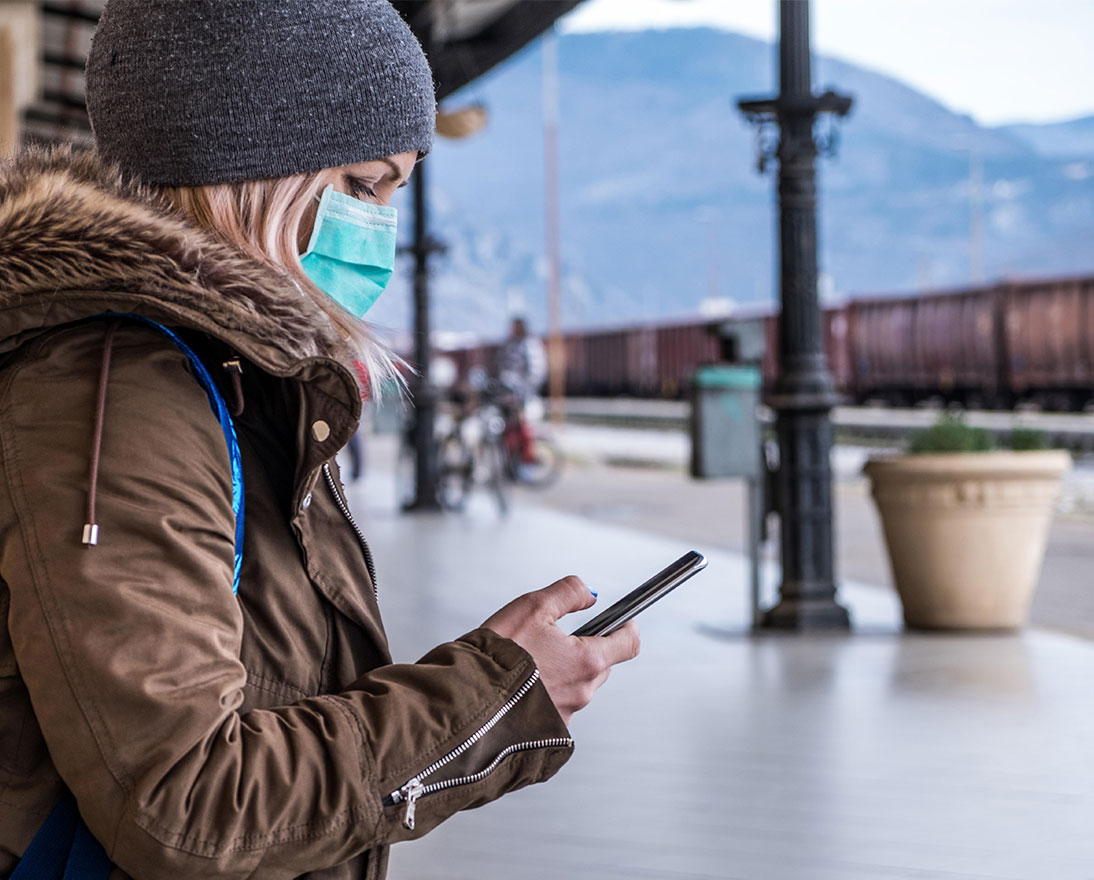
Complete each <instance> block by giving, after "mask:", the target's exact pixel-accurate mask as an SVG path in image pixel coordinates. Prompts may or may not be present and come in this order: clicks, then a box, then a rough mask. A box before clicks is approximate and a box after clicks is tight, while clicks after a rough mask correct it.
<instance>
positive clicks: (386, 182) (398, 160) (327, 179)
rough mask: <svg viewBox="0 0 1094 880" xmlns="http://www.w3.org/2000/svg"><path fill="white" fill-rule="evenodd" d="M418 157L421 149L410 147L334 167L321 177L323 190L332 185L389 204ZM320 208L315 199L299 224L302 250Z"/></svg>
mask: <svg viewBox="0 0 1094 880" xmlns="http://www.w3.org/2000/svg"><path fill="white" fill-rule="evenodd" d="M417 161H418V153H417V152H416V151H415V150H410V151H408V152H406V153H396V154H395V155H394V156H388V157H386V158H384V159H370V160H369V161H367V162H358V163H356V164H355V165H342V166H340V167H338V168H331V169H330V170H328V171H327V172H325V174H324V175H323V178H322V179H321V181H320V192H322V190H324V189H326V188H327V186H328V185H330V186H333V187H334V188H335V190H336V191H337V192H340V193H345V194H346V195H348V196H352V197H353V198H355V199H360V200H361V201H362V202H368V203H370V204H373V205H387V204H390V202H391V197H392V196H393V195H395V190H397V189H398V188H399V187H401V186H406V184H407V181H408V180H409V179H410V172H412V171H413V170H414V163H415V162H417ZM318 208H319V202H318V201H313V202H312V204H311V205H310V206H309V207H308V210H307V213H305V214H304V219H303V221H302V222H301V224H300V233H299V235H298V236H297V241H298V243H299V245H300V250H301V251H303V250H304V249H306V248H307V246H308V241H309V240H310V239H311V233H312V227H313V226H314V225H315V212H316V210H317V209H318Z"/></svg>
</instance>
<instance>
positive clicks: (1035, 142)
mask: <svg viewBox="0 0 1094 880" xmlns="http://www.w3.org/2000/svg"><path fill="white" fill-rule="evenodd" d="M1002 130H1003V131H1006V132H1007V133H1008V134H1012V135H1014V136H1015V137H1017V138H1018V139H1020V140H1022V141H1025V142H1026V143H1027V144H1029V145H1030V146H1031V147H1033V149H1034V150H1036V152H1037V153H1038V155H1041V156H1047V157H1051V158H1057V159H1077V160H1080V161H1082V160H1085V159H1089V158H1090V157H1091V156H1094V116H1084V117H1083V118H1081V119H1072V120H1069V121H1067V122H1053V123H1048V124H1046V125H1008V126H1006V128H1004V129H1002Z"/></svg>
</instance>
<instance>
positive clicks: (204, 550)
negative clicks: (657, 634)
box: [0, 0, 638, 878]
mask: <svg viewBox="0 0 1094 880" xmlns="http://www.w3.org/2000/svg"><path fill="white" fill-rule="evenodd" d="M87 97H88V106H89V109H90V111H91V115H92V121H93V124H94V127H95V133H96V141H97V146H98V155H97V156H70V155H67V154H64V153H55V154H52V155H49V154H41V153H32V154H28V155H25V156H23V157H22V158H21V159H20V160H18V161H16V162H15V163H13V164H11V165H8V166H7V167H5V168H4V169H3V170H2V173H0V449H2V462H0V470H2V472H0V486H2V488H0V578H2V582H0V609H2V610H3V611H4V617H5V619H6V620H7V622H8V627H7V630H6V631H4V632H3V633H0V875H4V876H7V875H8V874H9V873H10V872H11V871H12V870H13V868H14V867H15V865H16V863H17V862H18V861H19V859H20V857H21V856H22V855H23V853H24V852H25V851H26V850H27V848H28V846H29V845H30V844H31V840H32V838H33V837H34V835H35V833H36V832H37V831H38V829H39V828H40V827H41V826H42V825H43V823H44V822H45V821H46V819H47V817H49V816H51V815H54V816H56V815H58V812H57V811H59V810H60V809H61V808H60V807H56V806H55V805H57V804H58V803H61V804H64V803H66V797H67V796H66V795H65V792H66V790H70V791H71V792H72V794H73V795H74V797H75V802H76V804H77V805H78V809H79V814H80V815H81V816H82V820H83V822H85V823H86V827H87V828H88V829H90V833H91V835H93V837H94V839H96V840H97V841H98V843H99V844H101V847H102V850H103V851H105V857H106V858H108V859H109V860H110V861H111V862H112V863H113V865H114V866H116V876H125V875H129V876H132V877H137V878H146V877H147V878H159V877H172V878H183V877H210V876H217V877H220V876H240V877H242V876H257V877H264V878H273V877H295V876H299V875H302V874H308V873H310V874H312V875H313V876H322V877H369V878H377V877H382V876H383V875H384V870H385V864H386V854H387V849H386V848H387V845H388V844H390V843H392V842H394V841H398V840H405V839H409V838H412V837H417V836H420V835H422V834H424V833H425V832H426V831H428V830H429V829H431V828H433V827H434V826H435V825H437V824H438V823H439V822H441V821H442V820H443V819H445V818H446V817H448V816H449V815H451V814H452V813H454V812H455V811H457V810H460V809H465V808H467V807H472V806H477V805H479V804H483V803H485V802H487V801H489V800H492V799H494V798H496V797H498V796H500V795H501V794H503V793H505V792H507V791H512V790H514V789H517V788H520V787H522V786H524V785H528V784H530V783H533V782H538V781H541V780H544V779H546V778H548V777H549V776H551V775H552V774H553V773H554V772H555V771H556V770H557V769H558V768H559V767H560V766H561V764H562V763H564V762H565V760H566V759H567V757H568V756H569V754H570V752H571V750H572V745H573V744H572V740H571V739H570V737H569V733H568V731H567V728H566V725H567V723H568V722H569V719H570V716H571V715H572V713H573V712H574V711H576V710H577V709H579V708H581V707H582V706H583V705H584V704H585V703H587V702H588V700H589V699H590V697H591V695H592V693H593V691H594V690H595V689H596V687H598V686H599V685H600V684H601V683H602V682H603V680H604V679H605V678H606V677H607V674H608V670H609V668H610V667H611V666H612V665H613V664H614V663H616V662H619V661H621V660H624V659H628V658H630V657H632V656H634V654H635V653H636V652H637V647H638V643H637V635H636V632H635V631H634V630H633V628H627V629H625V630H621V631H620V632H619V633H617V634H616V635H614V636H612V637H609V638H602V639H574V638H572V637H569V636H566V635H564V634H563V632H562V630H561V629H560V628H559V627H558V626H557V625H556V623H555V622H556V621H557V619H558V618H559V617H561V616H562V615H564V614H566V613H568V612H570V611H573V610H577V609H581V608H585V607H588V606H589V605H590V604H591V603H592V600H593V597H592V596H591V594H590V593H589V591H588V590H587V589H586V588H585V586H584V585H583V584H582V583H581V581H580V580H578V579H577V578H565V579H563V580H561V581H558V582H556V583H555V584H553V585H551V586H550V587H547V588H546V589H544V590H541V591H539V592H538V593H533V594H529V595H526V596H523V597H520V598H518V599H517V600H515V601H514V602H513V603H511V604H509V605H507V606H506V607H505V608H503V609H502V610H501V611H499V612H498V613H496V614H495V615H494V616H492V617H491V618H490V619H489V620H487V621H486V623H485V624H484V625H483V627H481V628H479V629H477V630H475V631H473V632H471V633H469V634H467V635H465V636H463V637H462V638H460V639H457V640H456V641H454V642H451V643H448V644H445V645H441V646H440V647H438V648H436V649H435V650H433V651H431V652H430V653H429V654H427V655H426V656H425V657H423V658H422V659H421V660H420V661H419V662H418V663H416V664H408V665H393V664H391V657H390V654H389V653H388V647H387V643H386V640H385V636H384V631H383V627H382V624H381V622H380V615H379V609H378V605H377V599H376V596H375V595H374V585H375V577H374V575H373V571H372V568H373V566H372V560H371V556H370V554H369V551H368V548H367V545H365V544H364V540H363V538H362V537H361V535H360V532H359V530H357V529H356V527H355V525H354V524H353V523H352V520H351V518H350V517H349V514H348V508H347V506H346V502H345V499H344V497H343V495H342V492H341V488H340V485H339V481H338V478H337V471H336V469H335V464H334V456H335V453H336V452H337V451H338V449H339V448H341V446H342V445H343V444H344V443H345V442H346V440H347V438H348V437H349V436H350V435H351V433H352V432H353V430H354V428H355V427H356V424H357V419H358V415H359V411H360V388H359V386H358V384H357V380H356V379H355V377H354V373H353V370H352V367H349V368H348V367H347V365H352V363H353V362H354V361H357V360H360V361H363V362H364V363H365V364H366V365H367V367H368V369H369V370H370V371H371V373H372V376H373V377H375V376H376V375H381V374H383V372H384V371H385V369H390V358H388V357H387V356H386V355H385V354H384V352H383V350H382V349H381V348H380V347H378V346H377V345H376V344H375V343H374V342H372V341H371V339H370V338H369V337H368V335H367V333H366V332H365V331H364V330H363V325H362V324H360V323H359V321H358V320H357V319H358V317H359V316H360V314H363V311H364V309H365V308H367V306H368V304H369V303H370V302H371V301H372V300H373V299H374V298H375V296H376V295H377V294H378V293H379V291H380V290H381V289H382V288H383V284H384V283H385V282H386V279H387V277H388V276H389V275H390V273H391V268H392V262H393V260H394V229H393V216H392V215H393V212H392V211H391V209H389V208H386V207H385V206H386V204H387V202H388V200H389V199H390V197H391V195H392V193H393V192H394V190H395V189H396V188H397V187H399V186H401V185H403V184H405V183H406V180H407V178H408V177H409V176H410V174H411V171H412V169H413V166H414V163H415V161H416V160H417V159H418V158H419V157H420V156H421V155H423V154H424V153H426V152H427V151H428V150H429V147H430V142H431V140H430V139H431V132H432V128H433V117H434V99H433V91H432V83H431V77H430V73H429V68H428V65H427V63H426V60H425V57H424V55H423V54H422V52H421V49H420V47H419V46H418V44H417V43H416V42H415V40H414V38H413V36H412V35H411V34H410V31H409V30H408V29H407V27H406V26H405V24H404V23H403V22H402V20H401V19H400V18H399V17H398V15H397V14H396V13H395V12H394V10H393V9H392V8H391V7H390V6H389V5H388V4H387V3H386V2H383V0H310V2H302V0H263V2H262V3H253V2H248V0H188V2H187V3H177V2H175V0H111V2H110V3H109V4H108V5H107V8H106V10H105V12H104V14H103V18H102V21H101V23H100V27H99V30H98V32H97V35H96V38H95V41H94V44H93V48H92V52H91V57H90V58H89V62H88V79H87ZM374 384H376V385H378V384H379V383H374ZM229 410H230V411H231V414H232V415H231V416H229V414H228V411H229ZM81 527H82V531H81ZM81 539H82V540H81Z"/></svg>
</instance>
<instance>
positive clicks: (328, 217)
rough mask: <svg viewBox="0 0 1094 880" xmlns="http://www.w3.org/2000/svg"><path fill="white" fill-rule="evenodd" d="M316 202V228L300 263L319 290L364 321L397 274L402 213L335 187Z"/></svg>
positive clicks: (325, 192)
mask: <svg viewBox="0 0 1094 880" xmlns="http://www.w3.org/2000/svg"><path fill="white" fill-rule="evenodd" d="M316 198H318V199H319V210H318V211H317V212H316V214H315V228H314V229H313V230H312V234H311V240H310V241H309V242H308V249H307V250H306V251H304V253H302V254H301V255H300V262H301V263H302V264H303V266H304V272H305V273H306V274H307V276H308V277H309V278H310V279H311V280H312V281H313V282H314V283H315V285H316V287H318V288H319V289H320V290H322V291H323V292H324V293H326V294H327V295H328V296H330V297H331V299H333V300H334V301H335V302H337V303H338V304H339V305H340V306H342V308H344V309H345V310H346V311H347V312H349V313H350V314H351V315H353V316H354V317H357V318H361V317H363V316H364V314H365V312H367V311H368V310H369V309H370V308H371V307H372V304H373V303H374V302H376V300H377V298H378V297H379V296H380V294H381V293H383V292H384V288H385V287H386V286H387V283H388V281H390V280H391V275H392V272H394V270H395V229H396V225H397V223H398V212H397V211H396V210H395V209H394V208H389V207H387V206H385V205H370V204H369V203H368V202H362V201H361V200H360V199H355V198H353V197H352V196H347V195H345V194H344V193H340V192H335V190H334V187H333V186H328V187H327V188H326V189H325V190H323V195H322V196H321V197H319V196H317V197H316Z"/></svg>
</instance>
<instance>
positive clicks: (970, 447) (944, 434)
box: [908, 415, 996, 455]
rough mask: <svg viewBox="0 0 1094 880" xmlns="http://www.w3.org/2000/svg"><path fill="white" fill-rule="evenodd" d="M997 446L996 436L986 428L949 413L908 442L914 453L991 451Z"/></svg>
mask: <svg viewBox="0 0 1094 880" xmlns="http://www.w3.org/2000/svg"><path fill="white" fill-rule="evenodd" d="M995 448H996V443H995V438H994V437H992V435H991V434H990V433H989V432H988V431H986V430H985V429H984V428H974V427H972V426H971V425H967V424H965V421H964V420H963V419H961V418H959V417H958V416H949V415H947V416H943V417H942V418H940V419H939V420H938V421H937V422H935V423H934V424H933V425H931V427H929V428H928V429H927V430H926V431H921V432H920V433H918V434H916V435H914V436H913V437H912V439H911V441H910V442H909V443H908V451H909V452H910V453H912V454H913V455H933V454H936V453H946V452H991V451H992V450H993V449H995Z"/></svg>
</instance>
